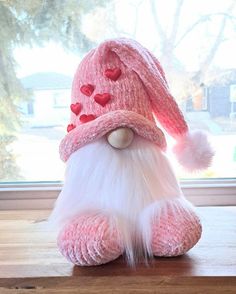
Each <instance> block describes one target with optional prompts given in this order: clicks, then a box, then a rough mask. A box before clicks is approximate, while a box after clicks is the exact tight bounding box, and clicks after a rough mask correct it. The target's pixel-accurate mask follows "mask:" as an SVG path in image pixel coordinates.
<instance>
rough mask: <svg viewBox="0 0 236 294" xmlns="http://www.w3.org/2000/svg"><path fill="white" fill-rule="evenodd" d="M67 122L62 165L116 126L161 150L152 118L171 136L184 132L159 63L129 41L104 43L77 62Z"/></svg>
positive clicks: (162, 140)
mask: <svg viewBox="0 0 236 294" xmlns="http://www.w3.org/2000/svg"><path fill="white" fill-rule="evenodd" d="M71 101H72V104H71V111H72V113H71V122H70V124H69V125H68V128H67V130H68V132H69V133H68V134H67V135H66V136H65V138H64V139H63V140H62V142H61V144H60V156H61V158H62V160H64V161H66V160H67V159H68V158H69V156H70V155H71V154H72V153H73V152H74V151H76V150H77V149H78V148H80V147H82V146H84V145H85V144H87V143H89V142H91V141H94V140H96V139H98V138H100V137H102V136H103V135H105V134H106V133H107V132H109V131H111V130H114V129H116V128H118V127H125V126H126V127H129V128H131V129H133V131H134V132H135V133H136V134H138V135H140V136H142V137H144V138H146V139H148V140H149V141H152V142H154V143H156V144H157V145H158V146H159V147H160V148H161V149H162V150H165V148H166V141H165V137H164V134H163V132H162V131H161V130H160V129H159V128H158V127H157V126H156V123H155V118H156V119H157V120H158V121H159V122H160V123H161V124H162V126H163V127H164V128H165V129H166V131H167V132H168V133H169V134H170V135H172V136H173V137H175V138H178V137H179V136H182V135H184V134H185V133H187V132H188V127H187V124H186V122H185V120H184V118H183V115H182V113H181V111H180V109H179V108H178V105H177V103H176V102H175V100H174V99H173V97H172V96H171V94H170V92H169V89H168V85H167V82H166V79H165V76H164V72H163V70H162V68H161V66H160V64H159V62H158V60H157V59H156V58H155V57H154V56H153V55H152V54H151V53H150V52H149V51H148V50H147V49H145V48H144V47H142V46H141V45H140V44H139V43H137V42H136V41H134V40H130V39H115V40H110V41H105V42H104V43H102V44H101V45H100V46H99V47H97V48H96V49H93V50H92V51H90V52H89V53H88V54H87V55H86V56H85V58H84V59H83V60H82V62H81V64H80V65H79V67H78V70H77V72H76V74H75V77H74V81H73V86H72V100H71Z"/></svg>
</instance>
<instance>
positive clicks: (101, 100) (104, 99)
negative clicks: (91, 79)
mask: <svg viewBox="0 0 236 294" xmlns="http://www.w3.org/2000/svg"><path fill="white" fill-rule="evenodd" d="M110 99H111V95H110V94H109V93H103V94H96V95H95V96H94V100H95V101H96V102H97V103H98V104H100V105H101V106H102V107H104V106H105V105H106V104H107V103H108V102H109V101H110Z"/></svg>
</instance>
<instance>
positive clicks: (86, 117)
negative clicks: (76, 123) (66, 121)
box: [79, 114, 96, 123]
mask: <svg viewBox="0 0 236 294" xmlns="http://www.w3.org/2000/svg"><path fill="white" fill-rule="evenodd" d="M95 118H96V116H95V115H93V114H82V115H81V116H80V118H79V120H80V121H81V122H82V123H87V122H89V121H91V120H94V119H95Z"/></svg>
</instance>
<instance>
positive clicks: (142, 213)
mask: <svg viewBox="0 0 236 294" xmlns="http://www.w3.org/2000/svg"><path fill="white" fill-rule="evenodd" d="M71 98H72V104H71V106H70V109H71V122H70V124H69V125H68V127H67V132H68V134H67V135H66V136H65V137H64V139H63V140H62V142H61V144H60V156H61V159H62V160H63V161H65V162H66V174H65V183H64V186H63V189H62V191H61V193H60V195H59V197H58V199H57V201H56V205H55V208H54V210H53V212H52V214H51V217H50V220H51V221H52V222H54V223H55V224H57V226H58V228H59V232H58V240H57V244H58V248H59V250H60V252H61V253H62V254H63V255H64V256H65V257H66V258H67V259H68V260H69V261H71V262H72V263H74V264H76V265H80V266H92V265H100V264H104V263H107V262H109V261H112V260H114V259H116V258H118V257H119V256H120V255H124V256H126V258H127V261H128V263H129V264H131V265H132V264H134V263H135V262H137V260H139V259H140V258H145V259H148V258H151V257H153V256H168V257H170V256H178V255H182V254H184V253H186V252H187V251H188V250H189V249H190V248H192V247H193V246H194V245H195V244H196V243H197V242H198V240H199V238H200V236H201V224H200V221H199V218H198V216H197V215H196V213H195V210H194V208H193V206H192V205H191V204H190V203H189V202H188V201H187V200H186V199H185V198H184V196H183V194H182V191H181V189H180V187H179V184H178V181H177V179H176V177H175V175H174V172H173V169H172V167H171V164H170V161H169V160H168V158H167V157H166V155H165V150H166V140H165V136H164V134H163V132H162V130H161V129H160V128H159V127H157V125H156V121H157V122H158V123H159V124H160V125H161V126H162V127H163V128H164V129H165V130H166V132H167V133H168V134H169V135H170V136H172V137H173V138H174V139H175V140H176V146H175V147H174V152H175V154H176V156H177V158H178V160H179V162H180V164H182V165H183V166H184V167H185V168H186V169H187V170H190V171H193V170H200V169H204V168H207V167H208V166H209V165H210V163H211V159H212V156H213V151H212V150H211V147H210V145H209V142H208V139H207V137H206V135H205V134H204V133H202V132H201V131H194V132H190V131H189V129H188V126H187V123H186V121H185V120H184V117H183V115H182V113H181V111H180V109H179V107H178V105H177V104H176V102H175V100H174V98H173V97H172V95H171V94H170V92H169V89H168V85H167V82H166V79H165V75H164V72H163V69H162V67H161V65H160V63H159V62H158V60H157V59H156V58H155V57H154V56H153V55H152V54H151V53H150V52H149V51H148V50H147V49H145V48H144V47H142V46H141V45H140V44H139V43H137V42H136V41H134V40H130V39H125V38H122V39H114V40H108V41H105V42H103V43H102V44H100V46H98V47H97V48H96V49H93V50H91V51H90V52H89V53H88V54H87V55H86V56H85V57H84V59H83V60H82V62H81V63H80V65H79V67H78V70H77V72H76V74H75V77H74V82H73V87H72V97H71Z"/></svg>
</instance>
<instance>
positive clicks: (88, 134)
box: [60, 110, 166, 161]
mask: <svg viewBox="0 0 236 294" xmlns="http://www.w3.org/2000/svg"><path fill="white" fill-rule="evenodd" d="M119 127H128V128H130V129H132V130H133V131H134V132H135V133H136V134H137V135H139V136H141V137H143V138H145V139H147V140H149V141H151V142H153V143H155V144H157V145H158V147H159V148H161V149H162V150H163V151H165V149H166V140H165V136H164V134H163V132H162V130H161V129H159V128H158V127H157V125H156V124H155V122H154V121H153V122H152V121H150V120H148V119H147V118H145V117H144V116H142V115H140V114H138V113H136V112H133V111H128V110H116V111H111V112H108V113H106V114H104V115H102V116H100V117H98V118H96V119H95V120H92V121H90V122H87V123H85V124H82V125H79V126H77V127H76V128H74V129H73V130H72V131H70V132H69V133H68V134H67V135H66V136H65V137H64V139H63V140H62V141H61V144H60V157H61V159H62V160H63V161H67V160H68V158H69V157H70V155H71V154H72V153H73V152H75V151H76V150H78V149H79V148H81V147H82V146H84V145H86V144H88V143H90V142H92V141H94V140H96V139H99V138H101V137H102V136H104V135H106V134H107V133H108V132H110V131H112V130H115V129H117V128H119Z"/></svg>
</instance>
